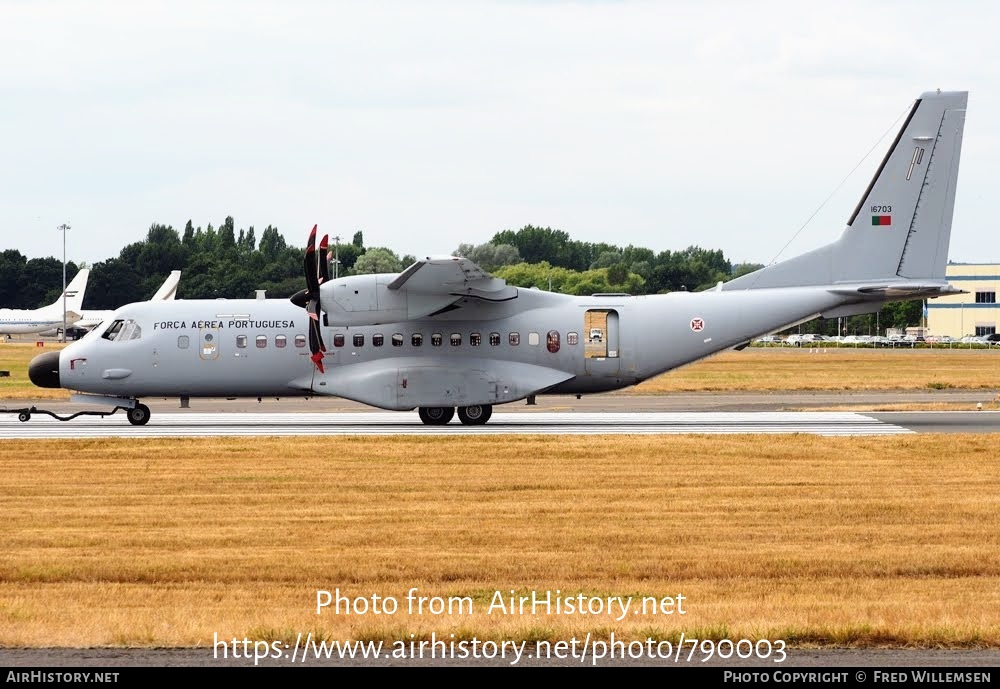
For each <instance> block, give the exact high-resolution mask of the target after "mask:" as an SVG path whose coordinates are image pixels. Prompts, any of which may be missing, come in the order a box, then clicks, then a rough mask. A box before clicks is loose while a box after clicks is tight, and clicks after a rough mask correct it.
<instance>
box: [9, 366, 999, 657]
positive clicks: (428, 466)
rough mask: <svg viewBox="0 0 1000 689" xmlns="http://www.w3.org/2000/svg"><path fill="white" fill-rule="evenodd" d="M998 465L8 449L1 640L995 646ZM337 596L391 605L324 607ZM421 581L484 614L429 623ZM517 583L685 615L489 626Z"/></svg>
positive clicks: (891, 449)
mask: <svg viewBox="0 0 1000 689" xmlns="http://www.w3.org/2000/svg"><path fill="white" fill-rule="evenodd" d="M734 356H736V355H734ZM998 457H1000V455H998V453H997V440H996V436H986V435H981V436H980V435H920V436H907V437H891V438H853V439H852V438H819V437H813V436H805V435H797V436H767V437H764V436H728V437H705V436H671V437H663V436H659V437H657V436H651V437H622V436H614V437H610V436H609V437H584V436H568V437H494V438H484V437H463V438H447V437H436V438H435V437H423V438H421V437H410V438H402V437H380V438H363V437H359V438H350V437H347V438H329V439H315V438H310V439H294V440H292V439H287V438H286V439H267V438H253V439H190V440H173V441H166V440H156V439H148V440H140V439H136V440H130V441H123V440H79V441H14V440H6V441H2V442H0V513H2V514H3V515H4V525H3V529H2V530H0V646H2V647H12V646H73V647H79V646H95V645H97V646H103V645H113V646H209V645H211V642H212V640H213V635H214V634H215V633H218V634H219V636H220V638H232V637H238V638H243V637H248V638H250V639H258V640H290V641H292V642H293V643H294V639H295V637H296V634H298V633H299V632H302V633H303V634H306V633H308V632H313V633H314V635H315V636H318V637H321V638H325V639H348V638H352V639H382V640H398V639H402V640H409V639H410V638H411V637H410V635H411V634H412V635H415V636H414V637H412V638H416V639H425V638H427V637H429V635H430V634H431V633H436V634H437V635H438V637H439V638H440V637H441V635H442V634H445V635H447V634H455V635H456V638H460V639H461V638H471V637H472V636H477V637H478V638H479V639H484V638H488V639H494V640H498V639H514V640H532V639H551V640H556V639H568V638H570V637H571V636H573V635H576V636H577V637H580V636H581V635H583V634H586V633H588V632H590V633H591V634H594V635H596V636H595V637H594V638H607V637H608V636H609V635H610V633H611V632H615V635H616V637H617V638H619V639H622V638H636V639H645V638H647V637H653V638H656V639H674V640H676V639H677V638H678V636H679V635H680V633H682V632H683V633H685V634H686V635H687V637H689V638H690V637H692V636H694V637H699V638H704V637H712V638H721V637H729V638H732V639H740V638H748V639H761V638H768V639H771V640H775V639H784V640H786V641H787V642H788V643H789V645H790V646H793V647H794V646H798V647H803V646H857V647H862V646H867V647H874V646H894V647H903V646H906V647H910V646H914V647H938V646H941V647H963V648H971V647H1000V468H998ZM337 588H339V589H340V591H341V593H343V594H346V595H347V596H348V597H350V598H355V597H360V598H366V599H368V601H371V597H372V596H373V595H378V596H380V597H383V598H384V597H390V596H391V597H393V598H394V599H396V600H397V601H398V603H399V609H398V611H397V612H396V613H395V614H383V615H375V614H371V613H369V614H367V615H358V614H352V615H348V614H343V613H342V614H336V613H335V612H333V611H332V610H330V609H328V610H327V611H325V612H324V613H323V614H321V615H317V614H316V604H315V600H316V592H317V590H329V591H331V592H332V591H334V590H335V589H337ZM412 588H416V589H418V594H417V595H418V596H426V597H433V596H439V597H442V598H444V599H446V598H448V597H468V598H469V599H470V600H471V601H472V603H471V605H472V606H473V607H472V611H471V613H469V612H468V611H467V610H466V611H463V612H462V613H460V612H459V611H457V610H453V611H452V612H451V613H450V614H448V613H444V614H429V613H427V612H426V611H425V612H424V614H411V613H410V612H409V610H408V609H407V608H406V595H407V592H408V591H409V590H410V589H412ZM511 589H513V590H514V591H516V592H517V594H518V595H522V594H524V595H530V592H532V591H536V592H539V593H543V592H545V591H548V590H551V591H553V592H554V591H555V590H556V589H559V590H560V591H561V592H562V593H561V594H560V595H562V596H567V595H568V596H576V595H578V594H581V593H582V594H585V595H586V596H588V597H589V596H604V597H606V596H625V597H627V596H632V597H634V599H635V600H636V601H637V602H638V600H639V599H640V598H641V597H653V598H656V599H660V598H663V597H667V596H671V597H674V598H675V599H676V597H677V596H678V595H683V596H684V600H683V606H684V609H685V614H683V615H681V614H679V613H677V612H675V613H674V614H672V615H667V614H662V613H657V614H654V613H653V612H651V611H650V610H648V609H647V610H646V611H645V612H640V614H628V615H625V616H624V618H623V619H621V620H618V619H615V617H616V616H614V615H607V614H594V615H590V614H587V615H579V614H545V613H544V612H543V611H537V614H502V613H501V612H500V611H499V610H494V612H493V614H488V613H487V608H488V606H489V604H490V601H491V599H492V598H493V596H494V595H495V592H496V591H500V593H501V595H505V594H507V593H508V592H509V591H510V590H511ZM633 609H636V608H633ZM314 638H315V637H314Z"/></svg>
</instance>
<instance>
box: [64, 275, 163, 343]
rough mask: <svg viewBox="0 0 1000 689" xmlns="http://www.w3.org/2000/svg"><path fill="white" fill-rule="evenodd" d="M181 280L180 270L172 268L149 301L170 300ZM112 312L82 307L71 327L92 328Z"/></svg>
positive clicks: (110, 310) (112, 312)
mask: <svg viewBox="0 0 1000 689" xmlns="http://www.w3.org/2000/svg"><path fill="white" fill-rule="evenodd" d="M180 281H181V271H179V270H172V271H170V275H168V276H167V279H166V280H164V281H163V284H162V285H160V288H159V289H158V290H156V293H155V294H154V295H153V296H152V297H150V298H149V300H150V301H161V300H162V301H171V300H173V299H174V298H175V297H176V296H177V285H178V283H180ZM113 314H114V310H113V309H106V310H103V311H95V310H92V309H83V310H81V311H80V317H79V318H78V319H77V320H76V322H74V323H73V324H72V328H73V329H77V330H93V329H94V328H96V327H97V326H99V325H100V324H101V323H103V322H104V321H106V320H107V319H108V318H110V317H111V316H112V315H113Z"/></svg>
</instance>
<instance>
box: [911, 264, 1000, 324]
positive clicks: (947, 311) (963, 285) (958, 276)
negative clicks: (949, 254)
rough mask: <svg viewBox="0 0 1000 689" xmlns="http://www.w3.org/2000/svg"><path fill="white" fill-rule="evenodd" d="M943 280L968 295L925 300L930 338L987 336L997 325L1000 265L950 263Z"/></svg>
mask: <svg viewBox="0 0 1000 689" xmlns="http://www.w3.org/2000/svg"><path fill="white" fill-rule="evenodd" d="M945 276H946V277H947V279H948V282H949V283H950V284H951V285H954V286H955V287H957V288H958V289H961V290H964V291H965V292H967V294H956V295H954V296H948V297H938V298H937V299H930V300H928V304H927V329H928V331H929V334H931V335H950V336H952V337H955V338H959V337H964V336H965V335H990V334H992V333H995V332H997V321H1000V304H997V292H1000V263H949V264H948V266H947V268H946V269H945Z"/></svg>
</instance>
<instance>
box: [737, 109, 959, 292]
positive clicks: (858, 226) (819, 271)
mask: <svg viewBox="0 0 1000 689" xmlns="http://www.w3.org/2000/svg"><path fill="white" fill-rule="evenodd" d="M968 97H969V94H968V92H967V91H950V92H942V91H935V92H928V93H925V94H923V95H922V96H921V97H920V98H919V99H918V100H917V101H916V103H914V104H913V107H912V108H911V109H910V113H909V115H908V116H907V118H906V122H905V123H904V124H903V127H902V128H901V129H900V131H899V134H898V135H897V136H896V140H895V141H894V142H893V144H892V146H891V147H890V148H889V151H888V153H886V156H885V158H884V159H883V160H882V164H881V165H880V166H879V168H878V171H877V172H876V173H875V177H874V178H873V179H872V181H871V183H870V184H869V185H868V189H867V190H866V191H865V193H864V194H863V195H862V197H861V200H860V201H859V202H858V205H857V207H856V208H855V209H854V213H853V214H852V215H851V217H850V219H849V220H848V222H847V229H846V230H845V231H844V234H843V235H842V236H841V238H840V239H839V240H837V241H836V242H834V243H833V244H828V245H827V246H824V247H821V248H819V249H816V250H815V251H811V252H809V253H806V254H803V255H802V256H798V257H796V258H793V259H790V260H788V261H783V262H782V263H777V264H775V265H773V266H768V267H767V268H763V269H761V270H759V271H757V272H755V273H750V274H749V275H744V276H742V277H740V278H737V279H735V280H732V281H730V282H728V283H725V284H724V285H723V286H722V289H724V290H732V289H760V288H766V287H795V286H810V285H842V284H852V283H853V284H857V283H877V284H885V283H896V282H900V283H910V282H913V281H917V282H921V283H923V284H930V283H934V282H943V281H944V277H945V272H944V271H945V265H946V263H947V261H948V244H949V241H950V239H951V220H952V214H953V211H954V208H955V187H956V184H957V180H958V163H959V155H960V152H961V148H962V132H963V129H964V126H965V110H966V105H967V103H968Z"/></svg>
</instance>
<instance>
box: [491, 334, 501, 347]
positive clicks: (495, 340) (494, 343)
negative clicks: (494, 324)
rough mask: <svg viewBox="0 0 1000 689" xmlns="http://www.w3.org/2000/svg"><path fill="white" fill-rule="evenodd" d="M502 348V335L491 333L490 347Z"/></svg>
mask: <svg viewBox="0 0 1000 689" xmlns="http://www.w3.org/2000/svg"><path fill="white" fill-rule="evenodd" d="M499 346H500V333H490V347H499Z"/></svg>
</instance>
